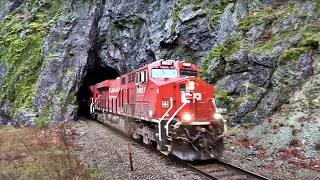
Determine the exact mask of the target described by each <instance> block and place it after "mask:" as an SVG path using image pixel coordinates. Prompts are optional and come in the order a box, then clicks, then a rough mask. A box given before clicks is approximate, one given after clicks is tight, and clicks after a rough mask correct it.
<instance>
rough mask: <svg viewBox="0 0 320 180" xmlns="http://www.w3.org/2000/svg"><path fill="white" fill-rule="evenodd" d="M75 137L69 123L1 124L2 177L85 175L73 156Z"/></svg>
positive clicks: (79, 176)
mask: <svg viewBox="0 0 320 180" xmlns="http://www.w3.org/2000/svg"><path fill="white" fill-rule="evenodd" d="M72 137H73V135H72V130H71V128H70V127H68V126H54V127H50V128H43V129H41V128H38V127H22V128H15V127H12V126H0V179H4V180H6V179H71V178H75V179H83V178H86V177H87V176H89V173H88V172H86V170H85V168H84V166H82V165H81V164H80V161H78V160H77V159H76V157H75V156H73V152H74V151H75V150H74V148H73V144H72Z"/></svg>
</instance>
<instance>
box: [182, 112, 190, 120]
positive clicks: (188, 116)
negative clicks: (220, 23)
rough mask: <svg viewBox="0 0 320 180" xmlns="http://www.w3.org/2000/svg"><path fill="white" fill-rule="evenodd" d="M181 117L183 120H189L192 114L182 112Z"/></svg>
mask: <svg viewBox="0 0 320 180" xmlns="http://www.w3.org/2000/svg"><path fill="white" fill-rule="evenodd" d="M182 119H183V120H184V121H191V120H192V116H191V114H189V113H184V114H183V116H182Z"/></svg>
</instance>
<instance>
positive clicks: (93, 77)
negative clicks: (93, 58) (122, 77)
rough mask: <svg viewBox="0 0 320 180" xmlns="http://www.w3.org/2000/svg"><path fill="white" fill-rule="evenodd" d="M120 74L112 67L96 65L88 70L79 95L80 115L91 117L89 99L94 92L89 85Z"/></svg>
mask: <svg viewBox="0 0 320 180" xmlns="http://www.w3.org/2000/svg"><path fill="white" fill-rule="evenodd" d="M118 76H119V73H118V72H117V71H116V70H115V69H113V68H111V67H94V68H92V69H89V70H88V71H87V74H86V76H85V77H84V79H83V83H82V86H81V87H80V90H79V93H78V95H77V99H78V103H79V109H78V117H80V116H83V117H86V118H90V110H89V101H90V98H91V97H92V95H93V93H92V92H91V90H90V89H89V87H90V86H91V85H94V84H97V83H99V82H102V81H104V80H108V79H115V78H117V77H118Z"/></svg>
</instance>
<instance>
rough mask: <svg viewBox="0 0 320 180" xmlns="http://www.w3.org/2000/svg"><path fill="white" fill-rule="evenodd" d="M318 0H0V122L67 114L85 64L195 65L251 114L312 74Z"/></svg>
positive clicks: (228, 100) (122, 68) (239, 116)
mask: <svg viewBox="0 0 320 180" xmlns="http://www.w3.org/2000/svg"><path fill="white" fill-rule="evenodd" d="M317 2H318V1H311V0H309V1H304V2H300V1H262V0H252V1H244V0H238V1H236V0H214V1H209V0H200V1H199V0H173V1H164V0H161V1H147V0H146V1H139V0H133V1H130V0H127V1H121V2H119V1H116V0H95V1H84V0H83V1H62V0H41V1H38V0H29V1H26V0H5V1H1V2H0V23H1V24H0V37H1V38H0V77H1V79H0V85H1V84H2V88H1V89H0V96H1V98H0V122H2V123H6V122H7V121H14V122H20V123H24V124H25V123H27V124H32V123H33V122H34V121H35V122H38V123H39V122H42V121H45V120H46V119H50V120H65V119H75V118H76V116H77V110H78V102H77V98H76V95H77V93H78V92H79V89H80V87H81V85H82V81H83V78H84V77H85V75H86V72H87V70H88V69H90V68H93V67H97V66H102V67H104V66H110V67H112V68H114V69H116V70H117V71H118V72H119V73H120V74H121V73H125V72H128V71H130V70H133V69H135V68H137V67H140V66H142V65H144V64H148V63H150V62H152V61H155V60H157V59H161V58H164V59H165V58H172V59H181V60H186V61H189V62H193V63H195V64H197V65H198V66H199V67H201V71H202V75H203V78H204V79H205V80H207V81H208V82H210V83H212V84H214V85H215V86H216V98H217V99H218V104H219V106H221V107H227V108H228V110H229V111H230V112H231V113H233V116H232V117H231V118H230V119H231V120H234V122H259V119H261V118H262V117H264V116H266V115H268V114H270V113H272V112H273V111H274V110H276V109H277V108H278V107H279V106H281V105H282V104H283V103H285V102H286V101H287V100H288V99H289V98H290V97H291V96H292V95H293V93H294V92H295V91H297V90H299V89H300V87H301V85H302V84H304V83H305V82H306V81H307V80H308V79H309V77H310V76H312V75H315V74H319V72H320V70H319V69H320V68H319V62H320V60H319V55H318V54H317V53H319V41H320V34H319V30H320V29H319V25H318V24H319V23H320V22H319V19H320V18H319V15H320V13H319V12H320V10H319V4H317Z"/></svg>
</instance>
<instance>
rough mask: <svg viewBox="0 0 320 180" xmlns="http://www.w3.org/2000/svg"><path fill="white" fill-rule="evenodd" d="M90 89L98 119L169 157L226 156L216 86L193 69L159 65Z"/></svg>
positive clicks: (168, 62)
mask: <svg viewBox="0 0 320 180" xmlns="http://www.w3.org/2000/svg"><path fill="white" fill-rule="evenodd" d="M90 90H91V91H92V92H93V97H92V98H91V100H90V113H91V115H92V117H93V118H94V119H96V120H98V121H99V122H102V123H105V124H111V125H113V126H114V127H116V128H117V129H120V130H121V131H123V132H125V133H127V134H128V135H130V136H132V137H133V138H135V139H141V138H142V140H143V142H144V143H146V144H154V145H157V149H158V150H160V151H161V152H162V153H164V154H166V155H167V154H169V153H171V154H173V155H175V156H177V157H179V158H180V159H182V160H206V159H212V158H217V157H219V156H220V155H221V153H222V152H223V149H224V146H223V137H224V135H225V133H226V131H227V129H226V121H225V120H224V119H223V117H222V115H221V114H220V113H218V112H217V108H216V106H215V102H214V87H213V86H211V85H210V84H208V83H206V82H205V81H203V80H201V79H200V74H199V68H198V67H196V66H195V65H194V64H191V63H187V62H183V61H175V60H159V61H155V62H153V63H151V64H149V65H146V66H144V67H141V68H139V69H137V70H135V71H132V72H130V73H127V74H124V75H121V76H120V77H118V78H116V79H114V80H106V81H103V82H101V83H98V84H96V85H92V86H90Z"/></svg>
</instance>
